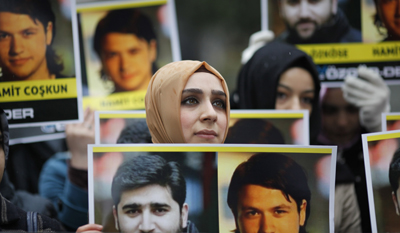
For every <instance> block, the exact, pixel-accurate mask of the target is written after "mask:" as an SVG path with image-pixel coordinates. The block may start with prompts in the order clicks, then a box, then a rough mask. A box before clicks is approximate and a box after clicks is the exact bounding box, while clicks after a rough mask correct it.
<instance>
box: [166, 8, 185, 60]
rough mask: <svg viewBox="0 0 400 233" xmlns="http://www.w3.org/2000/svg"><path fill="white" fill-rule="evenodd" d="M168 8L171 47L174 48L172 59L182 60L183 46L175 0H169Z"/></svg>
mask: <svg viewBox="0 0 400 233" xmlns="http://www.w3.org/2000/svg"><path fill="white" fill-rule="evenodd" d="M167 8H168V16H169V17H168V20H169V25H170V30H171V31H170V32H171V38H170V39H171V48H172V60H173V61H180V60H182V56H181V47H180V41H179V33H178V23H177V20H176V11H175V0H168V2H167Z"/></svg>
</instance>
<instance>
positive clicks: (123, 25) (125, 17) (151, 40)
mask: <svg viewBox="0 0 400 233" xmlns="http://www.w3.org/2000/svg"><path fill="white" fill-rule="evenodd" d="M93 44H94V50H95V51H96V54H97V55H98V56H99V58H100V60H101V65H102V68H101V71H100V73H101V79H102V80H103V81H111V82H112V84H113V92H114V93H115V92H123V91H138V90H147V86H148V84H149V82H150V78H151V77H152V76H153V72H155V70H156V69H157V67H156V65H155V61H156V59H157V37H156V33H155V31H154V28H153V24H152V22H151V20H150V18H149V17H147V16H146V15H145V14H143V13H142V12H141V11H140V10H138V9H135V8H131V9H120V10H112V11H109V12H108V13H107V14H106V16H105V17H103V18H102V19H101V20H100V21H99V22H98V24H97V26H96V30H95V33H94V42H93Z"/></svg>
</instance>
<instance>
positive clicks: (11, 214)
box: [0, 194, 64, 232]
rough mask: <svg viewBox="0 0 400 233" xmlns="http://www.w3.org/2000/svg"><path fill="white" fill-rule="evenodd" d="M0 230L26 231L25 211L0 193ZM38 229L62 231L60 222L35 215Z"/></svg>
mask: <svg viewBox="0 0 400 233" xmlns="http://www.w3.org/2000/svg"><path fill="white" fill-rule="evenodd" d="M0 209H1V211H0V231H16V230H18V231H28V225H27V213H26V212H25V211H23V210H21V209H19V208H18V207H16V206H14V205H13V204H12V203H11V202H9V201H8V200H7V199H5V198H4V197H3V196H2V195H1V194H0ZM37 227H38V231H47V232H53V231H63V230H64V229H62V227H61V224H60V223H59V222H58V221H56V220H54V219H51V218H49V217H46V216H43V215H40V214H38V215H37Z"/></svg>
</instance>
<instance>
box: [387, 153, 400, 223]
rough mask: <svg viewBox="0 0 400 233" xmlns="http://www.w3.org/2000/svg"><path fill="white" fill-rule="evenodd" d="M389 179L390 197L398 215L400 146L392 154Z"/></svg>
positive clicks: (399, 205) (399, 206)
mask: <svg viewBox="0 0 400 233" xmlns="http://www.w3.org/2000/svg"><path fill="white" fill-rule="evenodd" d="M389 181H390V186H391V187H392V199H393V204H394V208H395V209H396V214H397V215H399V216H400V189H399V183H400V148H399V149H397V150H396V152H394V154H393V158H392V161H391V162H390V165H389Z"/></svg>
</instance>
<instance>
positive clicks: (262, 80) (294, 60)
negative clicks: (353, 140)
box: [231, 41, 321, 141]
mask: <svg viewBox="0 0 400 233" xmlns="http://www.w3.org/2000/svg"><path fill="white" fill-rule="evenodd" d="M292 67H301V68H304V69H305V70H307V71H308V72H309V73H310V74H311V76H312V78H313V81H314V88H315V91H314V102H313V103H312V109H313V110H312V113H311V115H310V139H311V141H312V139H313V138H316V136H317V134H318V133H319V128H320V121H321V117H320V111H319V104H318V102H319V101H318V99H319V91H320V81H319V78H318V73H317V70H316V68H315V65H314V63H313V61H312V59H311V57H310V56H308V55H307V54H306V53H304V52H303V51H301V50H299V49H297V48H296V47H294V46H293V45H289V44H287V43H282V42H278V41H274V42H271V43H268V44H267V45H265V46H263V47H261V48H260V49H259V50H257V52H256V53H254V55H253V57H252V58H251V59H250V60H249V61H248V62H247V63H246V64H245V65H244V66H243V67H242V69H241V70H240V73H239V77H238V82H237V90H236V91H235V92H234V93H233V94H232V99H231V107H232V109H234V108H237V109H275V102H276V94H277V88H278V83H279V79H280V76H281V74H282V73H283V72H284V71H286V70H287V69H289V68H292Z"/></svg>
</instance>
